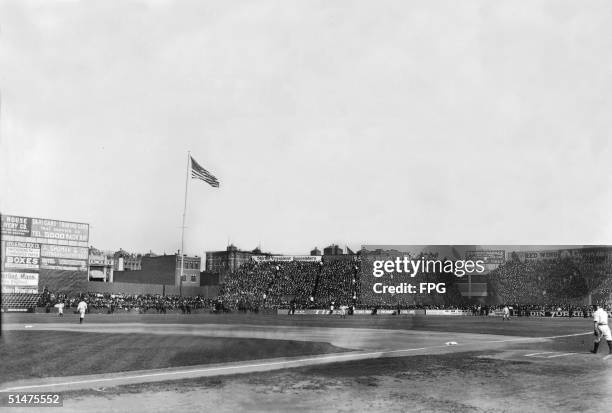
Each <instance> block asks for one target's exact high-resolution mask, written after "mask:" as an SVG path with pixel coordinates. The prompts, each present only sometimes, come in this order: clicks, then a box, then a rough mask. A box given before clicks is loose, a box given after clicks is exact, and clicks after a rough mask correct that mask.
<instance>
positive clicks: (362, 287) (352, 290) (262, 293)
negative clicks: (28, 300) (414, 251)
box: [39, 256, 612, 315]
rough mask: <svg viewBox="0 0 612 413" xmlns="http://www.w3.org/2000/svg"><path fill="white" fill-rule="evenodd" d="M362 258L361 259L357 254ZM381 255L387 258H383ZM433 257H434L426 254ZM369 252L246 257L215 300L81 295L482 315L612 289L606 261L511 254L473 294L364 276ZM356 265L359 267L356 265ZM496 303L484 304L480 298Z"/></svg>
mask: <svg viewBox="0 0 612 413" xmlns="http://www.w3.org/2000/svg"><path fill="white" fill-rule="evenodd" d="M362 258H363V257H362ZM384 258H385V259H386V258H387V257H384ZM429 258H436V257H429ZM376 259H377V257H375V256H372V257H368V259H363V260H359V259H356V258H355V257H350V258H345V259H336V260H328V261H319V262H310V261H308V262H303V261H290V262H255V261H253V262H249V263H246V264H243V265H242V266H241V267H240V268H239V269H238V270H237V271H236V272H234V273H233V274H228V276H226V277H225V283H224V284H222V285H221V289H220V293H219V296H218V297H215V298H204V297H199V296H197V297H179V296H160V295H125V294H117V295H111V294H99V293H88V294H85V295H84V297H85V299H86V301H87V302H88V304H89V307H90V309H92V310H97V311H107V312H110V313H112V312H115V311H131V310H137V311H139V312H153V311H155V312H166V311H167V310H182V311H183V312H190V311H191V310H192V309H210V310H211V311H216V312H221V311H245V312H246V311H252V312H258V311H261V310H263V309H268V310H274V309H279V308H292V309H308V308H318V309H321V308H327V309H330V308H331V307H332V306H333V307H335V308H340V307H341V306H347V307H349V308H351V309H353V308H354V309H398V310H399V309H425V310H427V309H460V310H467V311H471V312H472V313H473V314H475V315H476V314H485V313H488V312H490V311H495V310H500V309H501V308H502V307H503V306H505V305H509V306H511V307H512V308H513V311H515V312H516V313H517V314H519V313H522V314H527V313H529V312H531V311H544V312H549V313H552V312H557V311H579V310H583V309H584V307H583V304H584V303H585V302H586V300H585V298H587V297H588V296H589V294H590V295H591V298H592V299H593V302H602V301H605V300H606V298H608V297H609V296H610V292H611V291H612V261H610V260H601V259H589V258H587V259H580V257H578V258H576V257H572V258H568V257H565V258H558V259H550V260H538V261H535V260H534V261H529V260H523V261H521V260H518V259H511V260H509V261H507V262H506V263H504V264H502V265H500V266H499V267H498V268H497V269H495V270H493V271H491V272H490V273H489V274H486V282H487V285H488V291H487V293H488V296H487V298H486V299H484V298H483V299H481V300H480V301H479V302H480V304H477V303H476V304H475V302H476V300H473V299H472V300H471V301H470V299H469V297H464V296H463V295H462V294H461V293H460V289H459V285H458V284H459V283H460V282H463V283H465V282H466V280H461V279H459V278H457V277H454V276H449V274H446V273H442V272H439V273H435V272H434V273H422V274H419V277H418V279H414V278H411V277H410V276H409V275H408V274H396V273H388V274H385V276H384V278H375V277H374V276H373V275H372V271H371V268H370V267H371V264H372V261H373V260H376ZM362 266H363V267H364V268H363V271H362V268H361V267H362ZM377 282H382V283H384V284H386V285H399V284H401V283H403V282H406V283H413V284H414V283H445V287H446V292H445V293H444V294H429V293H427V292H424V293H419V292H417V293H416V294H377V293H375V292H374V291H373V288H372V286H373V285H374V283H377ZM80 298H81V297H80V296H67V295H65V294H52V293H51V292H48V291H45V292H43V294H42V295H41V297H40V301H39V306H43V307H45V306H46V307H52V306H53V305H54V304H56V303H59V302H62V303H64V305H65V308H67V309H70V308H76V305H77V304H78V302H79V300H80ZM485 302H486V303H488V304H490V303H503V305H489V306H485V304H484V303H485Z"/></svg>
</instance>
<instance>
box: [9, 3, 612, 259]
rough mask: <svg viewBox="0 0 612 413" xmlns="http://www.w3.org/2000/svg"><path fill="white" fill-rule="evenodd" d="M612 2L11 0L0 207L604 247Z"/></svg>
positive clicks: (200, 238)
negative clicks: (195, 173) (192, 166)
mask: <svg viewBox="0 0 612 413" xmlns="http://www.w3.org/2000/svg"><path fill="white" fill-rule="evenodd" d="M610 21H612V3H610V2H608V1H605V0H602V1H590V0H587V1H583V2H575V1H557V0H555V1H552V0H551V1H538V0H535V1H529V2H510V1H505V2H502V1H496V0H486V1H485V0H482V1H475V0H466V1H461V2H456V1H438V0H433V1H432V0H427V1H408V2H406V1H399V0H397V1H384V0H383V1H376V2H372V1H369V2H366V1H351V2H341V1H335V2H330V1H291V0H282V1H280V0H279V1H263V0H262V1H232V2H228V1H162V0H155V1H109V0H104V1H100V0H98V1H96V0H93V1H68V0H62V1H52V0H51V1H49V0H45V1H42V0H39V1H28V0H26V1H22V0H19V1H16V0H0V94H1V107H0V212H2V213H5V214H13V215H21V216H30V217H43V218H52V219H60V220H67V221H77V222H86V223H89V224H90V244H91V245H94V246H95V247H97V248H100V249H104V250H117V249H119V248H123V249H125V250H128V251H134V252H148V251H149V250H152V251H153V252H157V253H163V252H167V253H170V252H173V251H176V250H177V249H178V248H180V241H181V225H182V224H181V222H182V221H181V220H182V214H183V205H184V194H185V178H186V173H187V152H188V151H191V154H192V155H193V157H194V158H195V159H196V160H197V161H198V162H199V163H200V164H201V165H202V166H204V167H205V168H207V169H208V170H209V171H210V172H211V173H213V174H214V175H215V176H216V177H217V178H218V179H219V180H220V182H221V186H220V188H218V189H216V188H212V187H210V186H208V185H207V184H206V183H204V182H202V181H196V180H193V181H190V185H189V196H188V207H187V215H186V225H187V228H186V230H185V252H186V253H189V254H198V255H199V254H203V252H204V251H207V250H221V249H225V247H226V245H227V244H228V243H233V244H235V245H236V246H238V247H239V248H241V249H253V248H255V247H256V246H258V245H261V248H262V249H263V250H265V251H271V252H274V253H285V254H307V253H308V252H309V251H310V250H311V249H312V248H313V247H315V246H318V247H319V248H323V247H325V246H327V245H329V244H331V243H336V244H339V245H340V246H342V247H344V246H345V245H348V246H349V247H351V248H352V249H353V250H355V249H358V248H359V247H360V245H362V244H417V245H428V244H478V245H485V244H521V245H528V244H555V245H556V244H612V220H611V219H610V217H611V213H612V161H611V160H612V144H611V134H612V116H610V114H611V113H612V93H611V92H612V90H611V89H612V52H611V51H612V25H610V24H609V22H610Z"/></svg>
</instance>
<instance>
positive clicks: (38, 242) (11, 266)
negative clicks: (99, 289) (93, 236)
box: [0, 215, 89, 293]
mask: <svg viewBox="0 0 612 413" xmlns="http://www.w3.org/2000/svg"><path fill="white" fill-rule="evenodd" d="M0 228H1V232H0V236H1V237H0V239H1V243H0V244H1V245H0V248H1V250H0V252H1V253H2V260H1V261H0V265H1V267H0V272H1V285H2V293H37V292H38V280H39V274H40V271H41V270H51V271H53V270H63V271H87V259H88V255H89V249H88V245H89V224H84V223H80V222H69V221H57V220H52V219H43V218H30V217H22V216H15V215H2V216H0Z"/></svg>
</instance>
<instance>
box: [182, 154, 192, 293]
mask: <svg viewBox="0 0 612 413" xmlns="http://www.w3.org/2000/svg"><path fill="white" fill-rule="evenodd" d="M190 166H191V151H187V175H186V176H185V205H184V206H183V226H182V227H181V228H182V231H181V276H180V280H179V296H181V297H182V296H183V268H184V261H185V253H184V252H183V251H184V250H183V248H184V245H185V215H186V213H187V194H188V193H189V167H190Z"/></svg>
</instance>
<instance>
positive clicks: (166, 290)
mask: <svg viewBox="0 0 612 413" xmlns="http://www.w3.org/2000/svg"><path fill="white" fill-rule="evenodd" d="M83 291H86V292H91V293H100V294H128V295H134V294H138V295H179V294H180V289H179V287H177V286H174V285H165V286H164V285H161V284H136V283H121V282H114V283H101V282H93V281H90V282H88V283H87V285H86V286H85V289H84V290H83ZM182 293H183V295H184V296H196V295H200V296H204V297H207V298H214V297H216V296H218V295H219V286H216V285H206V286H201V287H188V286H183V288H182Z"/></svg>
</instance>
